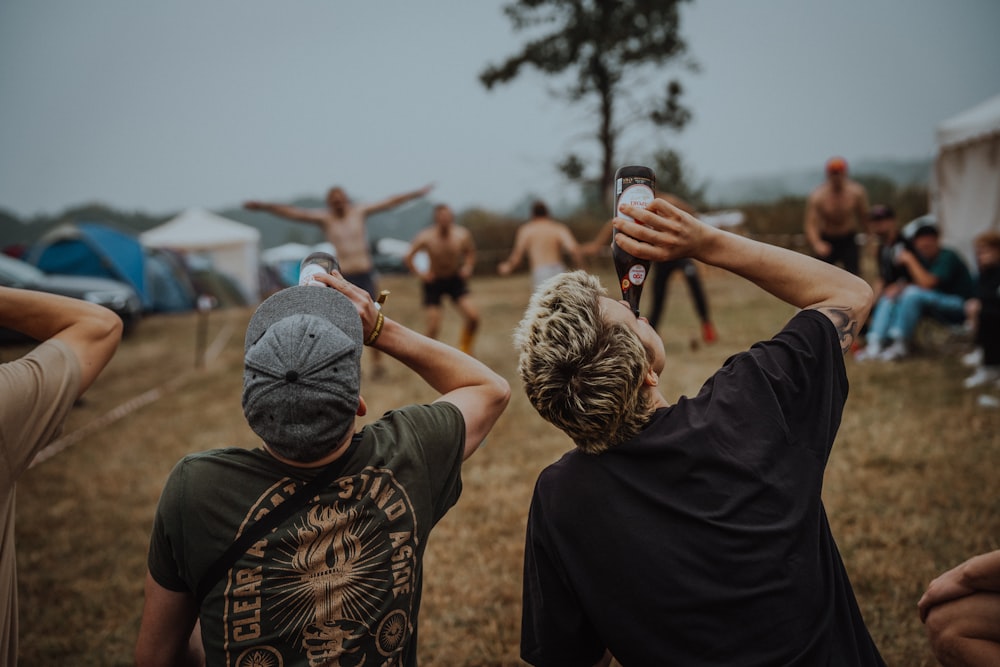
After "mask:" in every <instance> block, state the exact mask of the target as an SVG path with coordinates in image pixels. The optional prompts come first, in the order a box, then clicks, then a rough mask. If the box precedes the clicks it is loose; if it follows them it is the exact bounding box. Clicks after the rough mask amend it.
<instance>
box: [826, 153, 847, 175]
mask: <svg viewBox="0 0 1000 667" xmlns="http://www.w3.org/2000/svg"><path fill="white" fill-rule="evenodd" d="M826 173H828V174H846V173H847V160H845V159H844V158H842V157H832V158H830V159H829V160H827V161H826Z"/></svg>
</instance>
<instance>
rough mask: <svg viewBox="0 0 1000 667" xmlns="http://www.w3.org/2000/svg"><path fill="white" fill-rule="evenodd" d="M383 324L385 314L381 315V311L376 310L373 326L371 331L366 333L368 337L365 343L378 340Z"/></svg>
mask: <svg viewBox="0 0 1000 667" xmlns="http://www.w3.org/2000/svg"><path fill="white" fill-rule="evenodd" d="M383 324H385V316H384V315H382V311H381V310H380V311H378V314H377V316H376V317H375V326H374V327H372V332H371V333H370V334H368V338H367V339H366V340H365V345H371V344H372V343H374V342H375V341H377V340H378V337H379V336H380V335H382V325H383Z"/></svg>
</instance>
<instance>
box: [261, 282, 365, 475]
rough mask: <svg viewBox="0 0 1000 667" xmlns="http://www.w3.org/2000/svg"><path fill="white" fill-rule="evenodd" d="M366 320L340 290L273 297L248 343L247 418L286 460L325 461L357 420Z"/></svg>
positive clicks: (291, 291) (306, 288) (311, 288)
mask: <svg viewBox="0 0 1000 667" xmlns="http://www.w3.org/2000/svg"><path fill="white" fill-rule="evenodd" d="M362 347H363V341H362V329H361V318H360V317H359V315H358V312H357V310H356V309H355V307H354V304H353V303H351V301H350V299H348V298H347V297H346V296H344V295H343V294H341V293H340V292H338V291H337V290H335V289H333V288H332V287H326V286H323V287H320V286H316V285H300V286H295V287H289V288H287V289H283V290H281V291H280V292H277V293H275V294H273V295H272V296H270V297H268V299H267V300H265V301H264V302H263V303H262V304H260V306H258V308H257V310H256V311H255V312H254V314H253V317H252V318H251V319H250V324H249V325H248V326H247V334H246V341H245V343H244V348H243V351H244V359H243V361H244V363H243V414H244V415H245V416H246V419H247V423H249V424H250V428H252V429H253V430H254V432H255V433H256V434H257V435H259V436H260V437H261V439H262V440H263V441H264V442H265V443H267V445H268V446H269V447H270V448H271V449H273V450H274V451H275V452H276V453H278V454H280V455H281V456H284V457H287V458H290V459H292V460H295V461H303V462H308V461H314V460H316V459H319V458H322V457H323V456H324V455H325V454H327V453H329V452H330V451H332V450H333V448H335V447H336V446H337V445H339V444H340V443H341V442H343V440H344V438H345V436H346V435H347V432H348V429H350V428H351V426H352V425H353V423H354V416H355V414H356V413H357V409H358V396H359V393H360V390H361V350H362Z"/></svg>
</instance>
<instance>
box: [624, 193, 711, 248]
mask: <svg viewBox="0 0 1000 667" xmlns="http://www.w3.org/2000/svg"><path fill="white" fill-rule="evenodd" d="M620 212H621V213H624V214H625V215H628V216H631V217H632V218H634V219H635V222H632V221H630V220H626V219H625V218H615V219H614V220H613V221H612V224H613V225H614V228H615V230H616V231H617V232H618V234H616V235H615V241H614V242H615V243H617V244H618V246H619V247H620V248H621V249H622V250H624V251H626V252H629V253H631V254H633V255H635V256H636V257H640V258H642V259H649V260H653V261H658V262H662V261H666V260H671V259H677V258H679V257H691V256H695V255H697V254H698V252H699V251H700V250H701V247H702V245H703V244H704V243H705V242H706V238H707V237H708V236H709V235H710V234H711V232H712V231H713V228H712V227H710V226H708V225H706V224H704V223H702V222H701V221H699V220H698V219H697V218H695V217H694V216H693V215H691V214H689V213H686V212H685V211H683V210H681V209H679V208H677V207H676V206H673V205H671V204H670V203H669V202H667V201H665V200H663V199H654V200H653V201H652V202H651V203H650V204H649V206H648V207H647V208H641V207H636V206H629V205H623V206H622V207H621V209H620Z"/></svg>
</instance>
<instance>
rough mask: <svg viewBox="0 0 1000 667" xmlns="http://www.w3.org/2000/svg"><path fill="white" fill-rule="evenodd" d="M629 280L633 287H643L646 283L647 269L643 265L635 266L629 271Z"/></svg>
mask: <svg viewBox="0 0 1000 667" xmlns="http://www.w3.org/2000/svg"><path fill="white" fill-rule="evenodd" d="M628 280H629V281H631V282H632V284H633V285H641V284H643V283H644V282H646V267H645V266H643V265H642V264H633V265H632V266H630V267H629V269H628Z"/></svg>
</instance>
